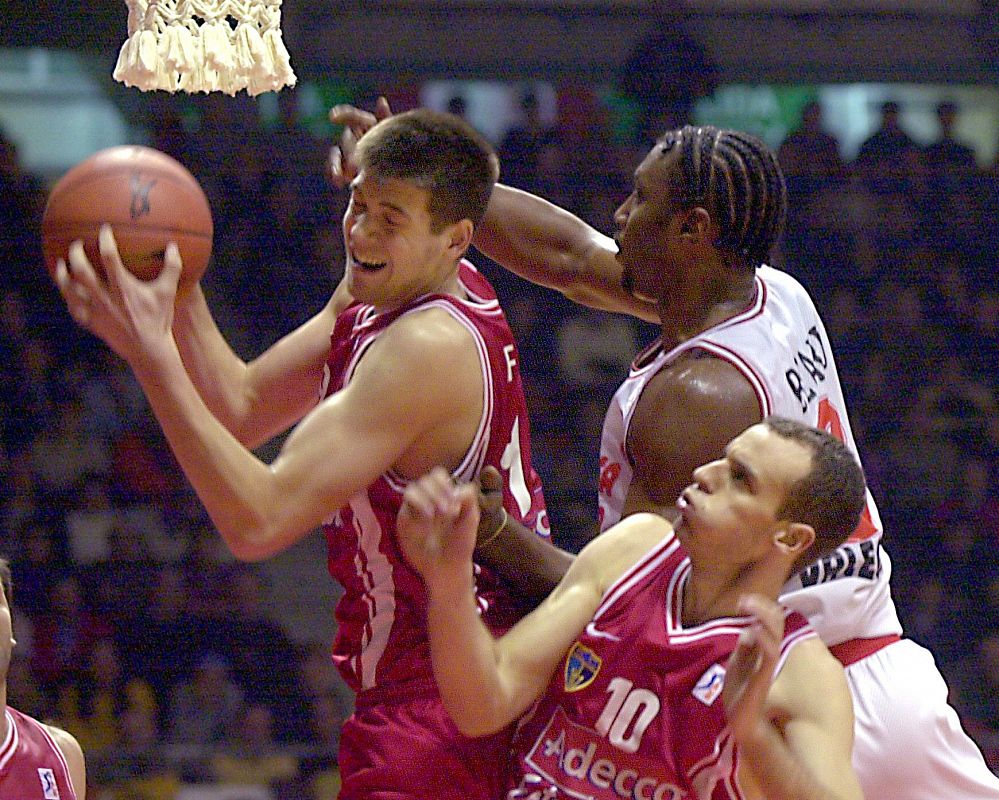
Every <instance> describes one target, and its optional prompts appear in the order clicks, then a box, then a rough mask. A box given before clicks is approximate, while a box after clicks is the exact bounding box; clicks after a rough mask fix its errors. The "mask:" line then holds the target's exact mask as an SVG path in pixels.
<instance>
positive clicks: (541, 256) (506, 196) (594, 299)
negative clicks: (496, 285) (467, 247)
mask: <svg viewBox="0 0 999 800" xmlns="http://www.w3.org/2000/svg"><path fill="white" fill-rule="evenodd" d="M472 242H473V244H474V245H475V246H476V247H477V248H479V250H481V251H482V252H483V253H485V254H486V255H487V256H489V257H490V258H491V259H493V260H494V261H496V262H497V263H498V264H501V265H502V266H504V267H505V268H506V269H508V270H510V271H512V272H515V273H517V274H518V275H520V276H521V277H522V278H526V279H527V280H529V281H531V282H532V283H537V284H539V285H541V286H547V287H549V288H551V289H555V290H557V291H559V292H561V293H562V294H564V295H565V296H566V297H568V298H569V299H570V300H573V301H575V302H577V303H581V304H583V305H587V306H591V307H593V308H600V309H604V310H606V311H617V312H620V313H624V314H630V315H631V316H634V317H638V318H639V319H644V320H646V321H648V322H659V312H658V309H657V308H656V306H655V305H654V304H652V303H646V302H643V301H641V300H637V299H635V298H634V297H632V296H631V295H630V294H629V293H628V292H626V291H625V290H624V288H623V287H622V286H621V271H622V269H621V264H620V262H618V260H617V257H616V256H617V245H616V244H615V243H614V240H613V239H611V238H610V237H608V236H604V235H603V234H602V233H600V232H599V231H597V230H596V229H594V228H592V227H590V226H589V225H587V224H586V223H585V222H583V220H581V219H580V218H579V217H577V216H575V215H573V214H571V213H569V212H568V211H566V210H565V209H563V208H560V207H559V206H556V205H554V204H552V203H549V202H548V201H547V200H545V199H543V198H541V197H537V196H536V195H533V194H530V193H528V192H524V191H521V190H520V189H514V188H512V187H510V186H502V185H497V186H496V188H495V189H494V190H493V194H492V197H491V198H490V200H489V207H488V209H487V210H486V215H485V217H484V218H483V220H482V222H480V223H479V225H478V227H477V228H476V230H475V236H474V237H473V239H472Z"/></svg>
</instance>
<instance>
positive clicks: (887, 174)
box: [854, 100, 920, 194]
mask: <svg viewBox="0 0 999 800" xmlns="http://www.w3.org/2000/svg"><path fill="white" fill-rule="evenodd" d="M899 113H900V108H899V105H898V103H896V102H895V101H894V100H888V101H886V102H884V103H882V104H881V124H880V126H879V127H878V129H877V130H875V131H874V133H873V134H871V136H870V137H869V138H868V139H866V140H865V141H864V143H863V144H862V145H861V146H860V150H859V151H858V152H857V158H856V159H855V161H854V166H855V167H856V168H857V169H858V170H859V171H860V172H861V175H862V176H863V178H864V179H865V181H866V182H867V184H868V185H869V186H870V187H871V188H872V189H873V190H874V191H875V192H877V193H878V194H895V193H900V192H901V193H904V192H907V191H908V190H909V188H910V187H911V185H912V176H913V174H914V173H915V172H917V171H918V167H919V155H920V152H919V146H918V145H917V144H916V143H915V142H914V141H913V140H912V137H910V136H909V134H908V133H906V132H905V130H904V129H903V128H902V126H901V124H900V123H899Z"/></svg>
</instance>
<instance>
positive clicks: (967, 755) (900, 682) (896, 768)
mask: <svg viewBox="0 0 999 800" xmlns="http://www.w3.org/2000/svg"><path fill="white" fill-rule="evenodd" d="M846 679H847V681H848V682H849V684H850V691H851V692H852V694H853V710H854V714H855V715H856V738H855V741H854V746H853V766H854V768H855V769H856V771H857V777H858V778H860V785H861V786H862V787H863V790H864V797H866V798H867V800H987V798H999V776H996V775H995V774H993V773H992V771H991V770H990V769H989V768H988V767H987V766H986V764H985V759H984V758H983V757H982V753H981V751H980V750H979V749H978V747H977V745H975V743H974V742H973V741H972V740H971V738H970V737H969V736H968V734H966V733H965V732H964V730H963V729H962V728H961V722H960V720H959V719H958V717H957V712H956V711H954V709H953V708H951V707H950V706H949V705H948V704H947V684H946V683H945V682H944V679H943V676H942V675H941V674H940V671H939V670H938V669H937V666H936V663H935V662H934V660H933V656H932V654H931V653H930V651H929V650H927V649H926V648H924V647H921V646H920V645H918V644H916V643H915V642H913V641H911V640H909V639H903V640H902V641H900V642H895V643H894V644H890V645H888V646H887V647H884V648H882V649H881V650H878V651H877V652H876V653H874V654H873V655H870V656H868V657H867V658H864V659H861V660H860V661H857V662H856V663H854V664H851V665H850V666H849V667H847V668H846Z"/></svg>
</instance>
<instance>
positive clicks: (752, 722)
mask: <svg viewBox="0 0 999 800" xmlns="http://www.w3.org/2000/svg"><path fill="white" fill-rule="evenodd" d="M743 607H744V611H745V612H746V613H749V614H752V615H753V616H754V617H756V619H757V624H756V625H755V626H754V627H753V628H752V629H751V630H750V631H748V632H746V633H743V635H742V638H741V639H740V642H739V646H738V648H737V649H736V651H735V652H734V653H733V654H732V657H731V658H730V659H729V662H728V667H727V672H726V675H725V688H724V691H723V698H724V702H725V711H726V714H727V716H728V718H729V727H730V729H731V731H732V735H733V738H734V739H735V742H736V745H737V746H738V748H739V753H740V766H739V778H740V783H741V784H742V785H743V787H744V788H745V789H747V790H748V791H747V797H749V798H764V799H765V800H863V793H862V791H861V789H860V784H859V782H858V781H857V776H856V773H855V772H854V770H853V765H852V763H851V755H852V751H853V703H852V700H851V698H850V690H849V688H848V686H847V683H846V676H845V674H844V672H843V668H842V666H840V664H839V662H838V661H836V659H834V658H833V657H832V655H831V654H830V653H829V650H828V649H827V648H826V646H825V645H824V644H822V642H821V641H820V640H819V639H818V638H812V639H808V640H806V641H803V642H799V643H797V644H796V645H794V646H793V647H792V649H791V651H790V653H789V654H788V656H787V659H786V661H785V663H784V665H783V667H782V668H781V670H780V672H779V673H778V675H777V677H776V678H775V679H773V680H772V681H771V676H772V675H773V671H774V668H775V666H776V664H777V659H778V656H779V648H780V642H781V638H782V636H783V630H784V612H783V609H782V608H780V607H779V606H778V605H777V604H776V603H774V602H773V601H771V600H769V599H766V598H763V597H761V596H756V595H754V596H749V597H747V598H744V599H743Z"/></svg>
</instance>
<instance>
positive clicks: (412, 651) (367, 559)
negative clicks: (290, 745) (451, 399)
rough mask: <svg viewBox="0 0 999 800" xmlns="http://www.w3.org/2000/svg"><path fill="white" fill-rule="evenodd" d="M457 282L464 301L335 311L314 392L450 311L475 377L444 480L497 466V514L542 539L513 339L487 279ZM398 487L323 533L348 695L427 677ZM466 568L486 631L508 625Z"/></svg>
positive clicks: (471, 272)
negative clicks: (433, 315)
mask: <svg viewBox="0 0 999 800" xmlns="http://www.w3.org/2000/svg"><path fill="white" fill-rule="evenodd" d="M459 277H460V279H461V281H462V284H463V285H464V288H465V290H466V293H467V295H468V299H467V300H462V299H458V298H456V297H451V296H449V295H438V294H432V295H425V296H423V297H420V298H418V299H417V300H414V301H413V302H411V303H409V304H408V305H405V306H403V307H401V308H399V309H396V310H393V311H391V312H387V313H383V314H379V313H376V311H375V309H374V308H373V307H372V306H370V305H356V306H353V307H351V308H349V309H347V310H346V311H345V312H344V313H343V314H341V315H340V318H339V319H338V320H337V323H336V327H335V329H334V331H333V336H332V349H331V352H330V356H329V359H328V362H327V367H328V371H329V374H328V376H327V377H328V383H327V384H326V386H325V388H324V391H323V394H324V396H328V395H330V394H332V393H333V392H336V391H338V390H340V389H341V388H343V387H344V386H346V385H347V384H348V383H349V382H350V380H351V377H352V376H353V374H354V371H355V369H356V368H357V365H358V363H359V362H360V360H361V359H362V358H363V357H364V354H365V353H366V352H367V350H368V348H369V347H370V346H371V345H372V344H373V343H374V342H375V341H376V340H377V338H378V337H379V336H380V335H381V334H382V333H383V332H384V331H385V330H386V329H387V328H388V326H389V325H391V324H392V323H393V322H394V321H395V320H397V319H399V318H400V317H402V316H404V315H406V314H411V313H414V312H417V311H423V310H425V309H428V308H438V309H442V310H443V311H445V312H447V313H449V314H451V316H453V317H454V318H455V319H456V320H458V321H459V322H460V323H461V324H462V325H464V326H465V328H466V329H467V330H468V332H469V334H470V335H471V336H472V338H473V339H474V341H475V344H476V346H477V348H478V351H479V360H480V364H481V367H482V376H483V412H482V417H481V419H480V421H479V428H478V431H477V433H476V435H475V438H474V440H473V441H472V443H471V445H470V446H469V448H468V450H467V452H466V454H465V457H464V459H463V460H462V462H461V464H460V465H459V467H458V469H457V470H455V471H454V472H453V473H452V474H453V475H454V477H455V478H456V479H458V480H461V481H469V480H472V479H473V478H475V477H476V476H477V475H478V474H479V472H480V471H481V470H482V468H483V467H485V466H486V465H492V466H494V467H496V468H497V469H498V470H499V471H500V473H501V474H502V476H503V482H504V485H505V489H504V506H505V508H506V510H507V511H508V512H509V514H510V515H511V516H512V517H514V518H516V519H517V520H520V521H521V522H522V523H523V524H524V525H525V526H527V528H529V529H533V530H535V531H536V532H537V533H538V535H540V536H546V537H547V536H548V535H549V531H548V520H547V516H546V512H545V501H544V496H543V494H542V491H541V481H540V480H539V478H538V476H537V474H536V473H535V471H534V469H533V467H532V466H531V448H530V431H529V427H528V422H527V405H526V403H525V401H524V392H523V388H522V386H521V381H520V370H519V366H518V363H517V362H518V356H517V349H516V346H515V345H514V341H513V334H512V333H511V332H510V328H509V326H508V325H507V322H506V318H505V317H504V316H503V311H502V310H501V309H500V306H499V302H498V301H497V299H496V294H495V292H494V291H493V288H492V287H491V286H490V285H489V282H488V281H487V280H486V279H485V278H484V277H483V276H482V275H481V274H480V273H479V272H478V271H477V270H476V269H475V268H474V267H473V266H472V265H471V264H470V263H468V262H466V261H463V262H462V264H461V267H460V272H459ZM447 376H448V366H447V365H446V364H442V365H441V380H447ZM406 485H407V481H406V480H405V479H404V478H403V477H402V476H401V475H397V474H395V473H394V472H391V471H390V472H387V473H385V474H383V475H381V476H380V477H379V478H378V479H377V480H376V481H375V482H374V483H373V484H372V485H371V486H369V487H368V489H367V490H366V491H364V492H360V493H358V494H357V495H355V496H354V497H352V498H351V500H350V502H349V504H348V505H347V506H345V507H343V508H342V509H340V511H339V512H338V513H337V514H336V515H335V516H334V518H333V519H331V520H330V521H328V522H327V524H326V525H325V526H324V529H325V532H326V539H327V543H328V546H329V571H330V574H331V575H332V576H333V577H334V578H335V579H336V580H337V581H338V582H339V583H340V584H341V585H342V586H343V587H344V590H345V591H344V595H343V597H342V598H341V599H340V602H339V603H338V604H337V610H336V618H337V623H338V627H337V636H336V641H335V643H334V646H333V659H334V661H335V662H336V663H337V666H338V667H339V669H340V671H341V672H342V673H343V676H344V678H345V679H346V681H347V682H348V683H349V684H350V685H351V687H352V688H354V689H355V690H357V691H360V690H363V689H370V688H373V687H375V686H382V687H383V686H387V685H398V684H402V683H407V682H411V681H416V680H423V681H428V680H429V681H432V678H433V670H432V667H431V663H430V649H429V644H428V641H427V632H426V606H427V604H426V595H425V592H424V587H423V581H422V580H421V578H420V576H419V574H418V573H417V572H415V571H414V570H413V569H412V568H411V567H410V566H409V565H408V564H407V563H406V561H405V559H404V558H403V556H402V553H401V550H400V548H399V545H398V542H397V540H396V534H395V522H396V514H397V513H398V511H399V507H400V506H401V505H402V497H403V491H404V490H405V488H406ZM475 570H476V592H477V596H478V601H479V607H480V609H481V611H482V615H483V619H484V620H485V621H486V623H487V624H488V625H489V626H490V627H491V628H493V629H494V630H497V631H500V630H504V629H506V628H508V627H509V626H510V625H512V624H513V622H514V621H516V619H517V618H518V617H519V616H521V614H522V613H523V609H521V608H519V607H518V606H517V604H516V602H515V601H514V600H513V598H512V596H511V594H510V593H509V592H508V591H507V590H506V588H505V587H504V585H503V584H502V583H501V582H500V581H499V580H498V578H497V577H496V576H495V575H494V574H493V573H491V572H490V571H489V570H487V569H486V568H484V567H479V566H476V568H475Z"/></svg>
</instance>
